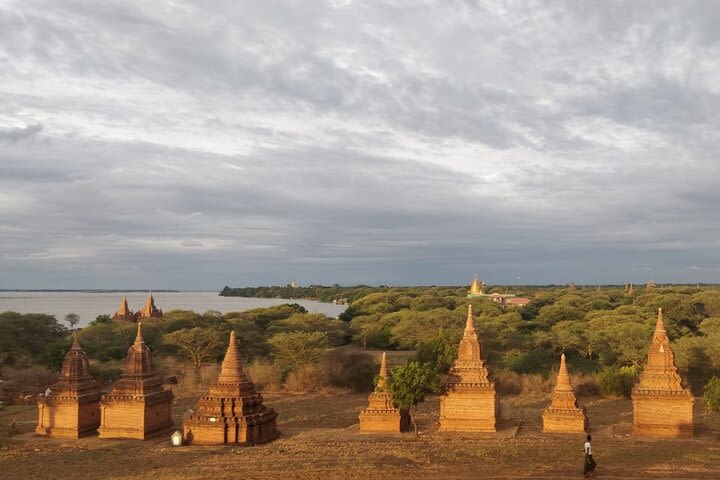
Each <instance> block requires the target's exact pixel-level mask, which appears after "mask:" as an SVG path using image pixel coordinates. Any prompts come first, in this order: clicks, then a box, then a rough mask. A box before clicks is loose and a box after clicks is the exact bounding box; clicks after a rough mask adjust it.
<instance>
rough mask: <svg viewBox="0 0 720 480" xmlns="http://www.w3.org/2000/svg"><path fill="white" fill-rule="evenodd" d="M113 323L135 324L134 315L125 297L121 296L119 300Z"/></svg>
mask: <svg viewBox="0 0 720 480" xmlns="http://www.w3.org/2000/svg"><path fill="white" fill-rule="evenodd" d="M112 319H113V321H115V322H121V323H135V314H134V313H133V311H132V310H130V308H129V307H128V303H127V297H126V296H125V295H123V298H122V300H120V306H119V307H118V309H117V310H115V315H113V317H112Z"/></svg>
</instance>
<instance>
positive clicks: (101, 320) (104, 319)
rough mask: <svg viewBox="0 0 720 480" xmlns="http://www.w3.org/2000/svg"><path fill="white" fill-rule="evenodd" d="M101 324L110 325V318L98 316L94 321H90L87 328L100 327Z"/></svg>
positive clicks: (105, 315) (104, 315)
mask: <svg viewBox="0 0 720 480" xmlns="http://www.w3.org/2000/svg"><path fill="white" fill-rule="evenodd" d="M103 323H112V317H111V316H110V315H108V314H106V313H104V314H102V315H98V316H97V317H95V320H93V321H91V322H90V324H89V326H90V327H94V326H95V325H102V324H103Z"/></svg>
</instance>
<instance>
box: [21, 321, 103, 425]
mask: <svg viewBox="0 0 720 480" xmlns="http://www.w3.org/2000/svg"><path fill="white" fill-rule="evenodd" d="M99 426H100V387H99V386H98V384H97V382H96V381H95V379H94V378H93V377H92V376H91V375H90V368H89V366H88V360H87V357H86V356H85V352H84V351H83V350H82V349H81V348H80V344H79V343H78V339H77V335H75V338H74V340H73V344H72V347H71V348H70V351H69V352H68V353H67V354H66V355H65V359H64V360H63V364H62V368H61V370H60V380H59V381H58V382H57V383H56V384H54V385H51V386H50V387H49V388H48V390H46V395H41V396H40V397H39V399H38V423H37V427H36V428H35V433H36V434H37V435H47V436H51V437H71V438H79V437H82V436H85V435H91V434H94V433H95V431H96V430H97V428H98V427H99Z"/></svg>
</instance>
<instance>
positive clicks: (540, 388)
mask: <svg viewBox="0 0 720 480" xmlns="http://www.w3.org/2000/svg"><path fill="white" fill-rule="evenodd" d="M520 380H521V384H522V393H523V395H526V396H528V397H544V396H546V395H547V394H548V393H550V392H552V390H553V387H554V386H555V381H554V380H553V379H551V378H544V377H543V376H542V375H540V374H539V373H530V374H525V375H521V376H520Z"/></svg>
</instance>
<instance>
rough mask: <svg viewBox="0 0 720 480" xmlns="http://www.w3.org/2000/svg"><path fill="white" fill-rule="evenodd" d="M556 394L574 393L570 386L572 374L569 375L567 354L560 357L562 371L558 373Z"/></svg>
mask: <svg viewBox="0 0 720 480" xmlns="http://www.w3.org/2000/svg"><path fill="white" fill-rule="evenodd" d="M555 391H556V392H572V391H573V389H572V385H571V384H570V374H569V373H568V369H567V365H566V364H565V354H564V353H563V354H562V355H560V370H559V371H558V377H557V384H556V385H555Z"/></svg>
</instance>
